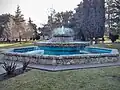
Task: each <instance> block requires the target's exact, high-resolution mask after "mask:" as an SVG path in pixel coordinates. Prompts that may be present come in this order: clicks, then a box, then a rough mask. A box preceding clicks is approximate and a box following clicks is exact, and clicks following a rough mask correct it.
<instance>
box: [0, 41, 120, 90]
mask: <svg viewBox="0 0 120 90" xmlns="http://www.w3.org/2000/svg"><path fill="white" fill-rule="evenodd" d="M18 46H19V45H18ZM20 46H21V45H20ZM23 46H24V44H23ZM95 46H100V47H109V48H117V49H119V50H120V44H119V43H114V44H98V45H95ZM0 90H120V67H104V68H92V69H79V70H71V71H59V72H47V71H41V70H34V69H33V70H31V71H29V72H26V73H24V74H22V75H19V76H17V77H14V78H11V79H8V80H4V81H1V82H0Z"/></svg>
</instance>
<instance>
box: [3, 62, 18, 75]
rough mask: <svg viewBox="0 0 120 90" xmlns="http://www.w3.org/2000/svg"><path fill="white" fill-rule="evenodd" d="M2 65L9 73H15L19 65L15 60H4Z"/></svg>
mask: <svg viewBox="0 0 120 90" xmlns="http://www.w3.org/2000/svg"><path fill="white" fill-rule="evenodd" d="M2 67H3V68H4V69H5V71H6V72H7V75H13V74H14V72H15V69H16V67H17V64H16V63H15V62H11V63H7V62H4V63H3V66H2Z"/></svg>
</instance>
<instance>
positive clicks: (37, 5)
mask: <svg viewBox="0 0 120 90" xmlns="http://www.w3.org/2000/svg"><path fill="white" fill-rule="evenodd" d="M80 1H82V0H0V15H1V14H5V13H11V14H12V15H14V14H15V11H16V8H17V5H19V6H20V9H21V11H22V14H23V15H24V17H25V19H26V20H28V18H29V17H31V19H32V20H33V21H34V23H36V24H37V25H40V24H44V23H47V16H48V14H49V13H50V8H54V9H55V10H56V12H61V11H66V10H74V8H76V7H77V5H78V4H79V3H80Z"/></svg>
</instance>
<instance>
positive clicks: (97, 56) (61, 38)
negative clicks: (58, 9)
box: [2, 27, 119, 65]
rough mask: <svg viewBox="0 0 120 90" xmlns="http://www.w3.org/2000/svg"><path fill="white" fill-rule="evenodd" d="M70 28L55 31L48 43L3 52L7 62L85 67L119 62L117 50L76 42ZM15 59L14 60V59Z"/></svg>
mask: <svg viewBox="0 0 120 90" xmlns="http://www.w3.org/2000/svg"><path fill="white" fill-rule="evenodd" d="M73 38H74V31H73V30H72V29H70V28H64V27H62V28H57V29H54V30H53V34H52V38H51V39H50V40H48V41H45V42H43V41H41V42H35V43H34V46H28V47H20V48H12V49H8V50H3V51H2V54H4V59H5V60H12V61H13V60H14V61H23V60H30V63H33V64H40V65H78V64H79V65H83V64H101V63H112V62H118V60H119V52H118V50H117V49H109V48H100V47H90V46H89V45H90V43H89V42H82V41H81V42H76V41H74V39H73ZM13 57H14V58H13Z"/></svg>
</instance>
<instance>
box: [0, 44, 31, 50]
mask: <svg viewBox="0 0 120 90" xmlns="http://www.w3.org/2000/svg"><path fill="white" fill-rule="evenodd" d="M30 45H33V44H32V42H22V43H21V44H20V43H5V44H0V49H3V48H14V47H23V46H30Z"/></svg>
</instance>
